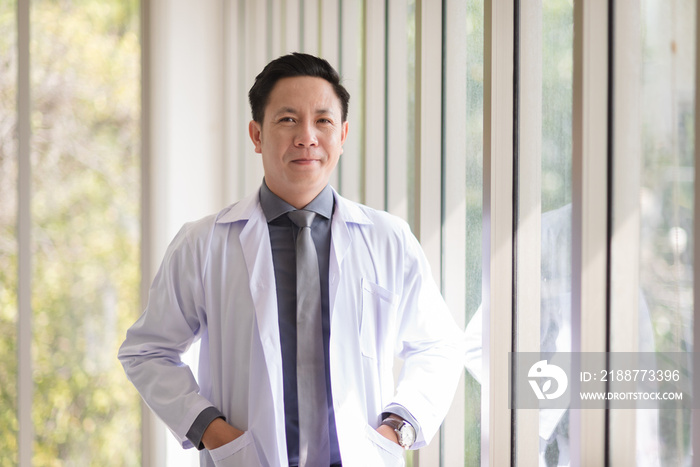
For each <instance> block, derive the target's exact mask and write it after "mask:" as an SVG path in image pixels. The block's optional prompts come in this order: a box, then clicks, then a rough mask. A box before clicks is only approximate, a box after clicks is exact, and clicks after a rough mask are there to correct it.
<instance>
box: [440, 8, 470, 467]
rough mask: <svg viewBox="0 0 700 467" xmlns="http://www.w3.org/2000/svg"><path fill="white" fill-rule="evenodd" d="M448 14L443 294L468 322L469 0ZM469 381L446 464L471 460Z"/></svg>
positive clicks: (451, 419)
mask: <svg viewBox="0 0 700 467" xmlns="http://www.w3.org/2000/svg"><path fill="white" fill-rule="evenodd" d="M443 8H445V15H444V19H443V21H444V28H445V30H444V36H445V37H446V38H449V39H446V40H445V41H444V51H443V53H444V55H445V58H444V63H445V69H444V71H443V75H444V77H443V81H444V90H443V95H444V98H443V102H444V108H443V115H444V117H443V131H444V136H443V144H444V148H443V152H444V154H445V156H444V157H445V161H444V164H445V166H444V168H443V183H444V186H443V206H444V214H443V232H442V242H443V247H442V250H443V255H442V259H443V261H442V278H443V281H442V284H443V295H444V297H445V301H446V302H447V306H448V308H449V309H450V310H451V311H452V315H453V317H454V319H455V322H456V323H457V326H459V327H460V328H464V327H465V326H466V316H465V311H466V308H467V303H466V293H465V290H464V289H465V284H466V283H467V262H466V258H467V251H466V250H467V238H466V237H467V232H466V225H467V201H466V196H467V186H466V183H465V177H466V173H467V163H470V162H472V161H471V157H470V155H469V154H468V153H467V132H466V131H465V127H466V125H467V105H466V102H467V98H468V97H467V86H466V79H467V61H466V60H465V58H466V56H467V31H466V28H464V26H463V23H464V21H465V19H466V17H467V5H466V2H463V1H455V0H446V1H445V3H444V6H443ZM465 397H466V395H465V381H464V378H462V379H461V380H460V382H459V385H458V386H457V392H456V394H455V397H454V400H453V402H452V408H451V409H450V411H449V413H448V414H447V417H446V419H445V423H444V425H443V426H444V436H443V446H444V450H443V451H444V452H443V456H442V459H443V465H446V466H451V465H455V466H457V465H465V436H464V428H465V404H466V400H465Z"/></svg>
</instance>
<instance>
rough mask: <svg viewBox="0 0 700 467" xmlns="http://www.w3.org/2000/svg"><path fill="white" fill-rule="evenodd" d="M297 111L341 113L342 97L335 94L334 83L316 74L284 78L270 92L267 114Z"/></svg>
mask: <svg viewBox="0 0 700 467" xmlns="http://www.w3.org/2000/svg"><path fill="white" fill-rule="evenodd" d="M285 109H286V110H293V111H297V112H301V111H305V110H307V111H308V110H311V111H314V112H318V111H326V112H335V113H338V114H340V112H341V103H340V98H339V97H338V96H337V95H336V94H335V91H334V90H333V85H331V83H329V82H328V81H326V80H325V79H323V78H318V77H315V76H294V77H291V78H282V79H280V80H279V81H277V83H275V86H274V87H273V88H272V91H271V92H270V96H269V98H268V101H267V106H266V108H265V114H266V115H268V114H269V115H272V114H274V113H276V112H280V111H283V110H285Z"/></svg>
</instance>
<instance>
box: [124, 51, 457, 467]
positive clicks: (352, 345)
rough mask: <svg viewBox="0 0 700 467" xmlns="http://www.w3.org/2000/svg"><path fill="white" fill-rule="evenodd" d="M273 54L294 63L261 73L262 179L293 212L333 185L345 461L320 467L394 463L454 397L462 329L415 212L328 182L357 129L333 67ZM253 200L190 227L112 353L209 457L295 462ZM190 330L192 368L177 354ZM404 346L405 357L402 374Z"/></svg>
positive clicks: (338, 433)
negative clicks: (195, 358)
mask: <svg viewBox="0 0 700 467" xmlns="http://www.w3.org/2000/svg"><path fill="white" fill-rule="evenodd" d="M321 62H323V63H321ZM280 63H282V64H284V63H287V64H289V63H291V64H292V65H291V66H288V67H286V68H284V67H281V69H282V70H287V69H288V71H287V72H284V71H283V72H282V73H277V74H276V75H274V76H272V77H271V73H267V75H265V73H266V71H265V70H264V71H263V73H261V75H260V76H258V78H257V79H256V84H258V82H259V81H261V80H263V79H267V80H268V83H267V91H266V92H267V94H265V93H263V99H262V104H263V107H262V112H261V109H260V108H258V109H257V113H256V108H255V106H256V105H257V106H258V107H260V103H257V104H256V103H255V102H253V97H252V92H253V91H251V104H252V105H253V107H254V108H253V115H254V120H253V121H251V123H250V126H249V131H250V136H251V139H252V141H253V144H254V146H255V150H256V152H258V153H260V154H261V155H262V162H263V168H264V173H265V179H264V184H263V187H262V188H265V190H269V192H271V193H272V194H274V195H275V196H276V197H278V198H279V199H281V200H282V201H283V202H284V203H288V204H289V205H290V209H293V208H296V209H302V208H304V207H305V206H307V205H309V204H310V203H312V201H314V200H315V199H316V198H317V196H322V193H324V192H325V193H326V195H325V196H330V195H329V194H328V193H330V194H332V206H333V208H332V215H331V217H330V224H329V225H330V248H329V250H328V257H327V261H328V269H327V270H328V274H327V277H322V278H321V279H322V280H325V281H327V283H328V299H327V301H328V303H327V308H328V317H327V319H328V329H327V331H326V332H327V333H328V335H327V336H326V339H327V342H328V344H327V348H326V359H327V375H326V381H327V384H328V387H329V393H330V394H332V398H331V400H332V402H331V404H332V405H331V406H330V407H329V411H330V412H331V413H332V415H333V417H332V418H331V421H332V422H334V423H333V427H332V428H333V429H334V430H333V431H334V434H333V437H332V438H333V439H336V443H337V446H336V448H337V453H339V456H340V462H338V461H337V460H336V461H333V460H329V462H328V463H323V464H324V465H330V464H331V463H332V464H333V465H341V464H342V465H343V466H346V467H351V466H358V467H367V466H383V465H386V466H401V465H404V460H403V450H404V448H411V449H417V448H420V447H422V446H425V445H426V444H427V443H428V442H429V441H430V440H431V438H432V437H433V436H434V434H435V433H436V431H437V430H438V428H439V426H440V424H441V422H442V420H443V418H444V416H445V414H446V413H447V411H448V409H449V406H450V404H451V402H452V398H453V395H454V390H455V388H456V384H457V381H458V379H459V376H460V372H461V371H463V366H462V361H463V358H464V335H463V333H462V332H461V331H460V329H458V328H457V327H456V325H455V323H454V321H453V320H452V318H451V315H450V313H449V311H448V310H447V308H446V306H445V303H444V301H443V299H442V297H441V296H440V293H439V290H438V287H437V286H436V284H435V282H434V280H433V278H432V275H431V272H430V269H429V266H428V263H427V261H426V258H425V257H424V255H423V252H422V250H421V248H420V245H419V243H418V242H417V240H416V239H415V237H414V236H413V235H412V234H411V232H410V230H409V228H408V226H407V224H406V223H405V222H403V221H401V220H399V219H397V218H395V217H393V216H391V215H389V214H387V213H385V212H380V211H376V210H373V209H371V208H368V207H366V206H363V205H359V204H356V203H353V202H350V201H348V200H346V199H344V198H342V197H341V196H339V195H338V194H337V193H336V192H335V191H333V190H332V189H331V188H330V187H328V186H327V185H328V180H329V177H330V174H331V172H332V170H333V169H334V168H335V166H336V164H337V162H338V159H339V157H340V154H341V153H342V146H343V143H344V142H345V138H346V136H347V133H348V122H347V120H346V116H347V99H348V97H349V96H347V94H343V92H345V91H344V89H343V88H342V86H341V85H340V84H339V81H338V77H337V73H335V70H333V69H332V68H331V67H330V65H328V64H327V62H325V61H323V60H320V59H317V58H316V57H311V56H307V55H304V54H293V55H289V56H285V57H281V58H280V59H277V61H273V62H272V63H271V64H269V65H268V67H266V70H268V68H270V67H271V65H274V64H276V65H279V64H280ZM308 63H311V64H312V65H313V66H312V67H310V68H308V67H307V68H304V67H305V64H308ZM318 66H321V68H324V67H325V68H324V69H327V68H330V70H331V75H330V76H329V75H327V74H319V73H317V71H314V70H316V67H318ZM278 68H280V67H279V66H278ZM289 70H291V71H289ZM310 70H311V71H310ZM324 73H326V72H324ZM263 75H265V76H263ZM254 87H255V85H254ZM370 156H371V155H370ZM262 188H261V191H262ZM260 199H261V195H260V193H259V192H256V193H253V194H252V195H250V196H249V197H247V198H245V199H243V200H241V201H239V202H237V203H235V204H233V205H231V206H229V207H227V208H225V209H223V210H222V211H220V212H219V213H217V214H214V215H212V216H209V217H205V218H204V219H201V220H199V221H196V222H192V223H189V224H186V225H185V226H184V227H183V228H182V229H181V231H180V232H179V233H178V234H177V236H176V237H175V239H174V240H173V241H172V243H171V245H170V246H169V247H168V250H167V252H166V254H165V258H164V259H163V263H162V265H161V267H160V269H159V271H158V273H157V275H156V277H155V279H154V281H153V285H152V287H151V290H150V295H149V303H148V306H147V308H146V310H145V311H144V313H143V314H142V315H141V317H140V318H139V320H138V321H137V322H136V323H135V324H134V325H133V326H132V327H131V328H130V329H129V331H128V333H127V337H126V340H125V341H124V343H123V345H122V347H121V349H120V351H119V359H120V360H121V362H122V364H123V366H124V368H125V371H126V373H127V375H128V377H129V379H130V380H131V382H132V383H133V384H134V385H135V386H136V388H137V389H138V391H139V392H140V393H141V395H142V397H143V398H144V400H145V401H146V403H147V404H148V405H149V406H150V408H151V409H152V410H153V411H154V412H155V413H156V414H157V415H158V416H159V417H160V418H161V419H162V420H163V421H164V422H165V423H166V424H167V426H168V427H169V428H170V430H171V431H172V433H173V434H174V435H175V436H176V437H177V438H178V440H179V441H180V442H181V443H182V445H183V447H192V445H193V443H197V442H198V441H199V443H198V445H197V447H198V448H200V449H202V450H201V454H200V459H201V464H202V465H216V466H288V465H296V463H295V461H294V460H292V459H290V457H289V452H288V446H287V443H288V441H290V442H291V440H288V439H287V438H288V433H289V431H288V428H289V427H288V424H289V423H290V420H288V419H287V418H286V417H287V416H288V415H287V416H286V413H285V386H284V379H285V370H284V369H283V366H284V365H283V346H282V344H281V338H280V326H281V324H280V320H279V314H280V313H281V311H280V310H279V309H278V301H277V295H278V293H279V291H280V289H279V285H280V284H276V277H275V267H276V266H275V265H274V264H273V254H274V248H273V246H272V245H271V240H270V238H271V237H270V233H269V225H268V219H267V218H266V214H265V212H264V211H263V208H262V206H261V201H260ZM321 338H322V337H321V336H319V339H321ZM197 339H201V350H200V362H199V375H198V378H197V380H195V378H194V376H193V374H192V372H191V371H190V369H189V368H188V367H187V366H185V365H183V364H182V362H181V360H180V355H181V354H182V353H183V352H185V351H186V350H187V349H188V348H189V346H190V345H191V344H192V343H193V342H194V341H195V340H197ZM397 356H398V357H399V358H401V359H403V361H404V364H403V369H402V371H401V375H400V377H399V379H398V381H395V380H394V376H393V375H394V372H393V364H394V359H395V357H397ZM287 396H289V395H288V394H287ZM387 418H389V419H393V420H394V423H388V422H387V423H385V420H386V419H387ZM389 421H390V420H389ZM202 424H203V425H204V426H198V425H202ZM410 430H413V432H412V433H411V431H410ZM198 432H199V433H198ZM193 433H194V435H193ZM407 433H408V434H409V435H413V438H411V436H406V434H407ZM402 437H403V439H402ZM297 442H298V441H297ZM399 443H400V444H401V445H400V444H399Z"/></svg>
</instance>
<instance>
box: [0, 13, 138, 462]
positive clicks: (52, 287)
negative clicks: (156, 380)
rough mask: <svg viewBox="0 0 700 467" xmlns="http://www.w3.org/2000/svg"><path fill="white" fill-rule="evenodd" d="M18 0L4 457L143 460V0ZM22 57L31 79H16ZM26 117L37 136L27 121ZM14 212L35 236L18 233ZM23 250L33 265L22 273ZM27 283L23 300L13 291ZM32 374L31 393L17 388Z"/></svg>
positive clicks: (9, 58)
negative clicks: (138, 340) (137, 362)
mask: <svg viewBox="0 0 700 467" xmlns="http://www.w3.org/2000/svg"><path fill="white" fill-rule="evenodd" d="M21 3H22V4H21V5H17V4H13V3H10V4H8V3H7V2H4V3H3V5H2V7H0V8H2V12H1V13H0V28H2V29H3V32H4V33H3V34H2V38H3V39H2V40H3V43H2V45H0V47H1V48H2V50H3V53H2V56H3V60H2V62H1V63H0V66H2V67H3V70H2V71H1V72H0V75H2V77H3V78H2V79H3V81H2V82H0V99H2V100H3V102H2V104H1V105H0V109H1V110H0V121H2V122H3V128H4V131H5V133H4V136H6V137H3V138H2V140H3V145H2V148H0V170H1V171H2V172H1V173H0V178H1V179H2V187H3V188H2V190H4V191H7V193H8V196H2V197H1V199H0V212H2V213H3V214H2V215H3V216H4V219H3V224H2V225H3V230H2V232H1V233H0V235H2V241H1V244H2V247H1V248H2V253H0V258H1V263H0V271H1V272H0V274H2V277H3V280H2V285H1V286H0V297H2V298H0V307H1V308H0V317H1V318H0V319H1V321H0V322H1V323H2V326H1V327H0V332H1V333H2V334H1V335H0V341H2V342H3V344H2V345H7V346H8V348H7V349H5V350H7V351H3V352H2V357H1V358H2V362H1V363H0V374H1V375H3V376H2V379H3V385H2V386H3V389H1V390H0V391H2V395H3V398H6V397H7V399H8V403H7V405H5V404H4V403H3V407H11V410H3V413H2V417H8V420H6V421H7V423H2V424H1V425H2V426H1V427H0V443H2V448H3V452H5V453H9V456H8V457H3V459H7V460H8V462H9V464H7V465H10V464H12V465H15V464H17V463H18V461H20V460H21V461H22V462H24V461H25V460H27V456H28V455H31V462H32V464H35V465H46V464H49V463H52V462H55V461H57V460H58V461H62V462H65V463H67V464H80V465H87V464H91V463H94V464H99V465H138V464H139V462H140V430H139V429H138V428H137V427H138V426H139V425H140V404H139V399H138V396H137V394H135V392H134V391H133V390H132V389H131V388H130V387H129V384H128V382H127V381H126V379H125V377H124V375H123V371H122V369H121V367H120V365H119V363H118V362H117V361H116V357H115V356H116V351H117V349H118V346H119V344H120V343H121V340H122V337H123V334H124V331H125V330H126V327H127V325H128V324H130V323H131V322H133V320H134V319H135V317H136V316H138V309H139V284H140V267H139V264H140V261H139V255H140V196H139V195H140V104H139V102H140V44H139V31H138V24H139V4H138V2H136V1H111V2H103V1H87V0H86V1H80V2H63V1H50V0H45V1H44V0H35V1H33V2H31V5H30V8H29V11H28V13H29V15H28V16H22V15H21V14H20V15H17V9H18V8H19V9H22V8H25V7H27V3H24V2H21ZM24 11H27V10H24ZM18 17H19V18H20V21H19V23H15V21H16V18H18ZM15 24H18V27H17V29H15ZM27 30H29V31H30V34H29V36H22V35H21V34H17V31H27ZM16 50H20V51H28V52H29V53H28V54H26V55H20V56H18V54H17V53H16ZM5 52H7V53H5ZM26 60H29V62H28V70H29V75H28V76H30V77H31V78H30V79H29V80H27V79H26V77H27V75H23V74H21V73H20V75H19V76H20V79H19V81H15V79H17V76H18V74H17V67H18V64H19V63H22V61H24V63H25V64H26V63H27V62H26ZM26 92H28V94H25V95H29V96H30V99H31V100H30V101H29V102H23V101H22V100H21V99H20V104H19V105H18V106H15V102H16V101H17V97H16V95H17V94H18V93H19V94H21V93H26ZM23 119H26V121H27V122H28V123H29V124H30V128H31V137H29V138H27V136H25V135H28V134H27V133H23V132H22V131H20V132H19V133H17V127H18V122H22V121H24V120H23ZM6 141H9V142H7V143H5V142H6ZM29 142H31V145H30V146H28V145H27V143H29ZM22 147H25V148H28V150H27V151H26V152H21V149H20V150H18V148H22ZM18 151H19V152H18ZM27 157H28V158H29V163H28V164H27V163H26V158H27ZM26 169H28V172H26V171H25V170H26ZM28 174H30V176H29V177H27V178H24V179H23V177H26V175H28ZM23 180H26V182H27V183H28V186H26V185H24V186H20V185H22V184H23V183H25V182H24V181H23ZM18 192H19V193H20V195H19V199H18V198H17V197H16V196H14V193H18ZM29 195H30V196H29ZM17 212H19V217H20V218H22V217H24V218H28V219H29V230H30V232H31V233H30V235H29V236H17V233H16V230H15V226H16V225H17V221H16V219H17V217H15V213H17ZM5 220H7V221H8V222H7V223H5ZM6 226H7V227H6ZM25 233H26V232H25ZM25 254H26V255H28V256H27V257H24V255H25ZM22 261H24V262H25V263H24V264H31V270H30V272H29V274H28V275H26V276H24V277H22V276H20V281H19V282H18V281H17V264H18V262H22ZM5 278H7V280H5ZM27 279H28V280H29V282H27ZM27 287H29V290H30V300H31V301H30V303H26V304H24V307H22V305H21V304H20V305H18V301H17V299H16V298H15V297H16V295H15V294H16V293H17V292H16V291H17V290H22V289H23V288H24V289H25V290H26V288H27ZM20 303H21V300H20ZM18 310H19V311H18ZM17 328H20V329H30V333H29V334H27V335H28V336H31V337H30V339H31V343H28V342H24V341H23V340H22V338H23V336H24V335H23V334H21V333H20V334H19V335H18V333H17V332H16V329H17ZM23 375H24V376H23ZM27 375H29V378H30V384H31V388H32V391H31V392H30V393H29V394H31V395H32V397H31V399H21V398H20V400H18V399H17V395H16V394H15V393H14V391H15V389H16V388H17V385H18V382H19V381H21V380H22V378H26V377H27ZM25 389H26V387H25ZM25 394H26V393H25ZM22 413H25V414H30V415H29V416H27V417H26V418H23V417H22V416H18V415H17V414H22ZM135 427H136V428H135ZM17 433H20V434H22V433H31V434H32V435H33V436H32V437H31V438H29V439H28V438H27V437H26V435H25V438H24V439H23V440H20V437H18V435H17Z"/></svg>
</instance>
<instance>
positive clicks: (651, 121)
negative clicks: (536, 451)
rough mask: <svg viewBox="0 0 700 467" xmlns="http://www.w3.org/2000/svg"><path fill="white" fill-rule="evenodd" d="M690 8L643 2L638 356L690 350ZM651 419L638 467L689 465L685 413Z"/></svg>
mask: <svg viewBox="0 0 700 467" xmlns="http://www.w3.org/2000/svg"><path fill="white" fill-rule="evenodd" d="M695 8H696V5H695V2H693V1H691V0H672V1H670V2H656V1H644V0H643V1H642V2H641V23H642V24H641V27H642V31H641V32H642V34H641V37H642V67H641V68H642V73H641V77H640V85H641V86H640V92H641V96H640V103H641V112H642V164H641V166H642V169H641V170H642V173H641V193H640V207H641V232H640V242H641V245H640V248H641V251H640V253H641V255H640V286H641V289H642V300H641V304H640V339H639V345H640V350H641V351H657V352H686V351H692V349H693V340H692V327H693V263H692V248H693V245H692V243H693V239H694V232H693V188H694V183H693V178H694V176H693V171H694V159H693V157H694V155H693V144H694V134H693V125H694V116H693V112H694V105H695V103H694V94H695V86H694V79H695V21H694V20H695ZM642 311H644V313H642ZM645 316H646V317H647V318H646V323H643V322H642V318H643V317H645ZM649 320H650V323H649ZM645 330H646V332H645ZM691 363H692V362H690V361H689V362H688V369H689V370H690V368H691V367H690V364H691ZM661 408H663V407H661ZM640 412H641V411H640ZM652 413H653V414H654V415H655V416H657V417H658V419H652V420H646V422H645V423H646V425H645V427H646V428H645V429H642V431H640V430H639V429H638V436H637V443H638V449H637V450H638V452H639V453H640V456H639V458H638V465H690V464H691V462H692V458H691V452H690V445H689V442H690V441H689V440H690V430H691V427H690V413H689V412H688V411H685V412H684V411H682V410H680V409H678V410H675V409H671V410H659V411H654V412H652ZM645 415H648V414H645ZM647 418H648V417H646V416H645V418H644V419H647ZM650 459H653V462H652V461H650ZM657 462H658V464H657Z"/></svg>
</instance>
